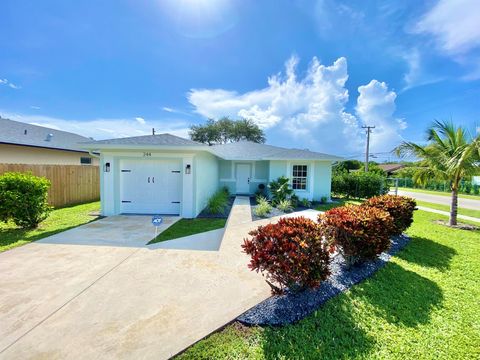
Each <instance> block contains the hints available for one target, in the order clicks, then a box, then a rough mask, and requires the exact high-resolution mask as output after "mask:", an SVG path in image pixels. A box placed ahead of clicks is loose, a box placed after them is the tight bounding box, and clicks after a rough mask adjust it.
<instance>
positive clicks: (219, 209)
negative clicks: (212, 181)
mask: <svg viewBox="0 0 480 360" xmlns="http://www.w3.org/2000/svg"><path fill="white" fill-rule="evenodd" d="M229 196H230V194H229V192H228V189H227V188H222V189H220V190H217V192H215V194H213V195H212V196H211V197H210V199H208V203H207V211H208V213H210V214H213V215H219V214H223V213H224V212H225V210H226V209H227V207H228V197H229Z"/></svg>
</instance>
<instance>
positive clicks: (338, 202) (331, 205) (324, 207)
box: [315, 198, 362, 211]
mask: <svg viewBox="0 0 480 360" xmlns="http://www.w3.org/2000/svg"><path fill="white" fill-rule="evenodd" d="M361 203H362V201H361V200H358V199H349V198H341V199H333V202H331V203H326V204H320V205H318V206H317V207H315V209H316V210H319V211H327V210H330V209H333V208H335V207H338V206H343V205H348V204H351V205H358V204H361Z"/></svg>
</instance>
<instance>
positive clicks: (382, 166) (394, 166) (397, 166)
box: [378, 164, 405, 176]
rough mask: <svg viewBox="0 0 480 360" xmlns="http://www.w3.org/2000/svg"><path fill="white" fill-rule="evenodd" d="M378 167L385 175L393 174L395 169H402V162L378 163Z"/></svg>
mask: <svg viewBox="0 0 480 360" xmlns="http://www.w3.org/2000/svg"><path fill="white" fill-rule="evenodd" d="M378 167H379V168H380V169H382V170H383V171H385V172H386V173H387V176H391V175H393V173H394V172H395V171H397V170H400V169H403V168H404V167H405V165H403V164H378Z"/></svg>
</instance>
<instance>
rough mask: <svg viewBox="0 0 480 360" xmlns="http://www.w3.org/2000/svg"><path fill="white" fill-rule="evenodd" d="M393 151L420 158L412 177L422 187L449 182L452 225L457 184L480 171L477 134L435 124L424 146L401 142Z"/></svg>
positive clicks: (455, 212) (454, 219)
mask: <svg viewBox="0 0 480 360" xmlns="http://www.w3.org/2000/svg"><path fill="white" fill-rule="evenodd" d="M395 152H396V153H397V155H399V156H414V157H416V158H418V159H420V167H418V168H417V171H415V173H414V175H413V181H414V182H415V183H418V184H421V185H425V184H426V183H427V181H428V180H429V179H440V180H447V181H449V182H450V190H451V192H452V200H451V206H450V220H449V224H450V225H456V224H457V206H458V190H459V186H460V181H461V180H462V179H463V178H466V177H469V176H471V175H473V174H475V173H477V172H478V171H479V170H480V134H477V135H476V137H474V136H473V135H471V134H470V133H469V132H468V131H467V130H466V129H465V128H463V127H461V126H458V127H457V126H455V125H453V124H452V123H451V122H445V121H435V122H434V124H433V125H432V126H431V127H430V128H429V129H428V130H427V145H419V144H415V143H413V142H403V143H402V144H400V145H399V146H398V147H397V148H396V149H395Z"/></svg>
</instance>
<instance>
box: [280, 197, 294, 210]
mask: <svg viewBox="0 0 480 360" xmlns="http://www.w3.org/2000/svg"><path fill="white" fill-rule="evenodd" d="M277 209H278V210H281V211H283V212H290V211H292V210H293V206H292V202H291V201H290V200H288V199H285V200H281V201H279V202H278V203H277Z"/></svg>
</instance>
